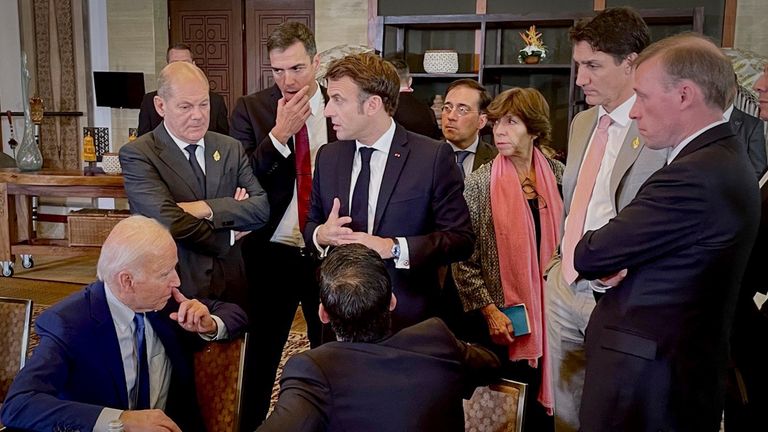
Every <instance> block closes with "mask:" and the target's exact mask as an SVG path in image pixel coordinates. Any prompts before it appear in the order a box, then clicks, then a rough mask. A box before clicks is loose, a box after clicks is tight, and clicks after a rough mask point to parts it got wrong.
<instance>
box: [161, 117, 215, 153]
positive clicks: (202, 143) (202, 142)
mask: <svg viewBox="0 0 768 432" xmlns="http://www.w3.org/2000/svg"><path fill="white" fill-rule="evenodd" d="M163 127H165V123H163ZM165 131H166V132H168V135H170V136H171V139H172V140H173V142H175V143H176V145H177V146H178V147H179V148H180V149H181V150H184V149H185V148H187V146H188V145H189V143H187V142H184V141H182V140H180V139H179V138H177V137H176V135H174V134H172V133H171V131H169V130H168V128H167V127H165ZM195 144H197V145H199V146H200V148H203V149H204V148H205V137H203V138H200V141H198V142H196V143H195ZM184 155H185V156H186V155H187V154H186V153H184Z"/></svg>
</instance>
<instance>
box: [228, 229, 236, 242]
mask: <svg viewBox="0 0 768 432" xmlns="http://www.w3.org/2000/svg"><path fill="white" fill-rule="evenodd" d="M229 245H230V246H234V245H235V232H234V231H233V230H229Z"/></svg>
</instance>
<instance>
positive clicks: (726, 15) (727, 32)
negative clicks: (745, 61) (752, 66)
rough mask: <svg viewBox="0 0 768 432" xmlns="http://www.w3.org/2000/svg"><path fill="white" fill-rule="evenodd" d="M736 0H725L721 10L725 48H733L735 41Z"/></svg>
mask: <svg viewBox="0 0 768 432" xmlns="http://www.w3.org/2000/svg"><path fill="white" fill-rule="evenodd" d="M737 5H738V0H725V7H724V9H725V10H724V11H723V43H722V46H723V47H725V48H733V43H734V42H735V41H736V9H737V8H736V7H737Z"/></svg>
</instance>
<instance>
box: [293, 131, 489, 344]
mask: <svg viewBox="0 0 768 432" xmlns="http://www.w3.org/2000/svg"><path fill="white" fill-rule="evenodd" d="M356 154H357V148H356V145H355V141H337V142H335V143H331V144H327V145H325V146H323V147H321V148H320V151H319V152H318V153H317V161H316V162H315V175H314V178H313V184H312V207H311V210H310V212H309V218H308V222H307V226H306V228H305V230H304V241H305V242H306V244H307V245H312V244H313V241H312V234H313V233H314V231H315V229H316V228H317V227H318V225H320V224H322V223H324V222H325V221H326V219H327V218H328V214H329V213H330V211H331V207H332V206H333V199H334V198H336V197H338V198H339V199H340V200H341V208H340V210H339V214H340V215H341V216H344V215H348V214H349V202H350V196H349V195H350V184H351V181H352V162H353V159H354V158H355V155H356ZM463 191H464V182H463V180H462V178H461V173H460V172H459V169H458V167H457V166H456V162H455V157H454V155H453V149H452V148H451V146H449V145H448V144H447V143H441V142H438V141H435V140H433V139H431V138H427V137H425V136H423V135H418V134H415V133H413V132H408V131H406V130H405V128H403V127H402V126H399V125H398V126H397V127H396V129H395V134H394V137H393V138H392V145H391V147H390V150H389V156H388V157H387V163H386V168H385V170H384V177H383V179H382V184H381V190H380V192H379V196H378V201H377V204H376V217H375V220H374V223H373V232H372V234H373V235H376V236H380V237H390V238H391V237H405V238H406V241H407V242H408V248H409V252H410V269H407V270H405V269H396V268H395V265H394V262H393V261H392V260H388V261H387V269H388V270H389V274H390V276H391V277H392V287H393V291H394V292H395V295H397V298H398V303H397V309H395V311H394V314H393V327H394V328H395V329H396V330H399V329H401V328H404V327H407V326H409V325H412V324H415V323H417V322H419V321H421V320H423V319H425V318H428V317H430V316H432V315H434V314H435V313H436V311H435V309H436V304H435V303H436V299H437V297H438V295H439V291H440V289H439V283H438V272H437V269H438V267H439V266H440V265H445V264H450V263H452V262H456V261H461V260H465V259H467V258H469V256H470V254H471V253H472V248H473V242H474V234H473V232H472V226H471V222H470V219H469V210H468V209H467V203H466V201H464V196H463V195H462V193H463Z"/></svg>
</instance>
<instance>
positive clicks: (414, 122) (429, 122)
mask: <svg viewBox="0 0 768 432" xmlns="http://www.w3.org/2000/svg"><path fill="white" fill-rule="evenodd" d="M394 119H395V121H396V122H397V123H398V124H401V125H403V127H404V128H405V129H407V130H409V131H411V132H415V133H417V134H420V135H424V136H428V137H430V138H434V139H440V136H441V135H442V134H441V133H440V128H438V127H437V120H436V119H435V113H434V112H433V111H432V108H430V107H429V106H428V105H427V104H426V103H424V102H422V101H420V100H418V99H416V97H415V96H414V95H413V93H411V92H400V98H399V99H398V102H397V111H395V115H394Z"/></svg>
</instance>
